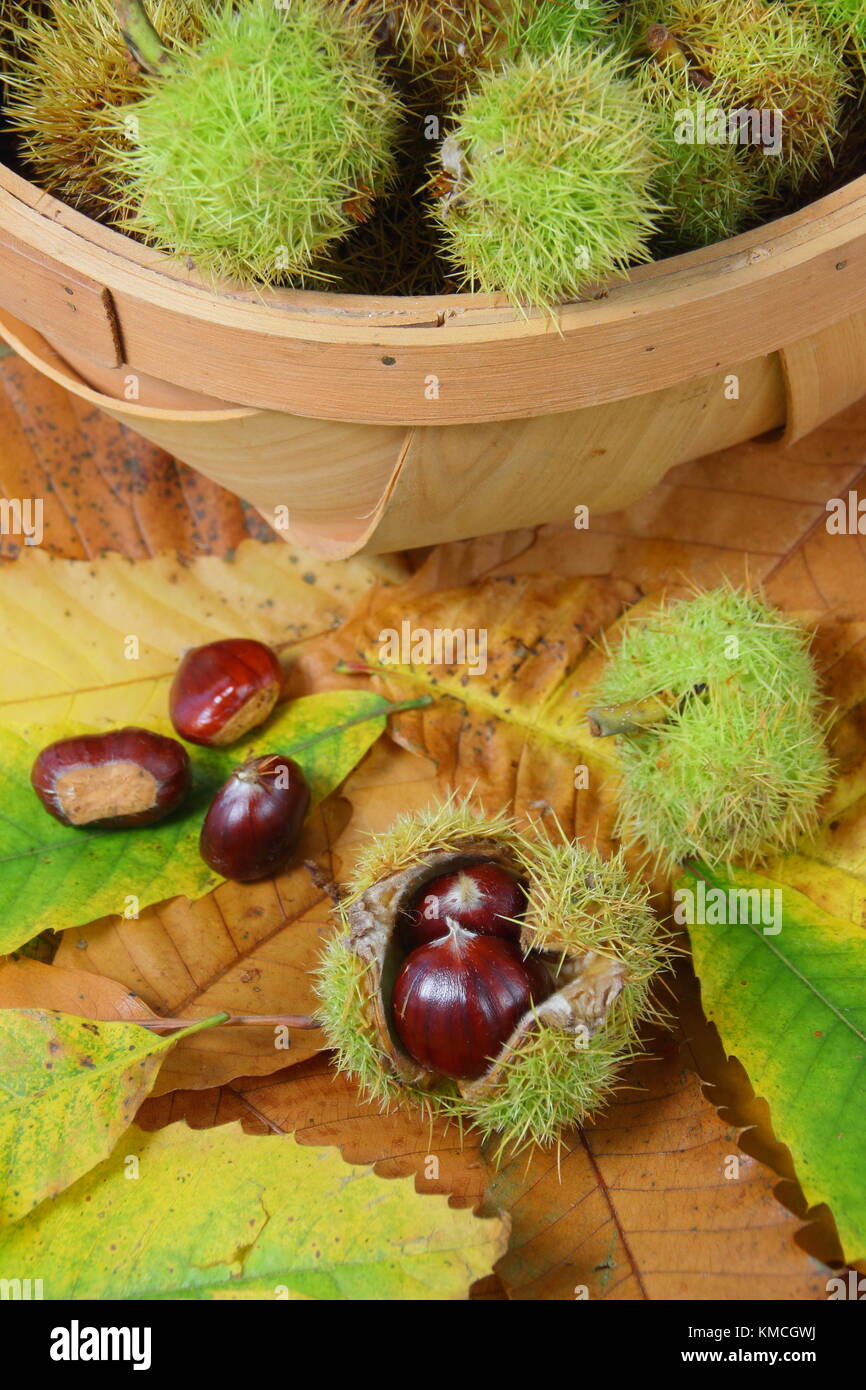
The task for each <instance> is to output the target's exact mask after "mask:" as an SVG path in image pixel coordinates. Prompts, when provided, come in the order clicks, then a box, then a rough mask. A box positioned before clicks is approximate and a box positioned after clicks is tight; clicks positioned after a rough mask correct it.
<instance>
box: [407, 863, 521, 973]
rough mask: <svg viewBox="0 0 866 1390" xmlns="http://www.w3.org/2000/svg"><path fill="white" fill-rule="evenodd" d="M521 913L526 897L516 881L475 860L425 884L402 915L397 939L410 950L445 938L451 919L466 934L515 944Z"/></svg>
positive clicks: (498, 867) (504, 871)
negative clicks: (448, 919) (469, 933)
mask: <svg viewBox="0 0 866 1390" xmlns="http://www.w3.org/2000/svg"><path fill="white" fill-rule="evenodd" d="M525 911H526V893H525V891H524V889H523V885H522V884H521V883H520V882H519V880H518V879H516V878H515V877H514V875H513V874H511V873H509V872H508V870H507V869H505V868H503V867H502V865H501V864H495V863H493V861H492V860H479V861H478V862H477V863H475V864H467V865H466V866H465V868H462V869H457V870H456V871H455V872H454V873H450V874H442V875H440V877H439V878H434V879H432V880H431V882H430V883H428V884H426V885H425V886H424V887H423V888H422V889H421V891H420V892H419V893H417V894H416V896H415V899H414V901H413V902H412V904H411V906H410V907H409V908H408V910H407V911H406V913H405V914H404V915H403V918H402V921H401V926H400V936H401V939H402V941H403V944H404V946H405V947H406V949H407V950H409V951H413V950H415V949H416V948H417V947H418V946H423V945H424V944H425V943H426V942H428V941H435V940H436V938H437V937H440V936H444V935H445V934H446V932H447V931H448V927H447V925H446V918H450V919H451V920H452V921H454V922H456V923H457V925H458V926H460V927H463V929H464V930H465V931H472V932H478V933H480V934H481V935H482V936H500V937H502V938H503V939H504V940H506V941H513V942H515V943H516V942H518V941H519V940H520V919H521V918H522V917H523V914H524V912H525ZM509 919H517V920H509Z"/></svg>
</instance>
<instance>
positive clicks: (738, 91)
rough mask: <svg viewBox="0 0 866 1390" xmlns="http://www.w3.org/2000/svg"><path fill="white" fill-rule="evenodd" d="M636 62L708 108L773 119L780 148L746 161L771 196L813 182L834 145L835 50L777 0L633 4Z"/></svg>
mask: <svg viewBox="0 0 866 1390" xmlns="http://www.w3.org/2000/svg"><path fill="white" fill-rule="evenodd" d="M627 26H628V35H629V42H630V44H631V47H632V50H633V52H634V53H635V55H636V57H638V58H639V59H643V60H644V61H646V62H652V63H659V64H661V65H663V66H668V67H672V68H673V69H674V70H675V71H678V72H681V73H683V74H685V77H686V79H687V80H688V81H689V82H690V84H691V85H692V86H693V87H694V89H695V91H696V92H698V93H701V94H703V95H704V97H705V98H706V100H707V103H708V104H711V105H713V106H715V107H720V108H721V109H722V110H724V111H725V112H726V113H728V114H732V113H735V112H737V111H741V110H744V111H749V112H752V111H754V112H757V113H767V114H766V117H765V119H767V120H768V121H769V120H770V118H771V117H772V116H773V113H780V114H781V147H780V152H779V153H778V154H773V153H769V152H768V150H767V147H765V146H764V145H761V144H760V143H754V144H752V146H751V155H752V157H753V158H754V159H756V160H760V161H761V162H762V163H763V164H764V165H765V170H764V172H765V175H766V177H767V180H768V183H769V185H770V186H771V187H772V188H776V187H779V186H781V185H782V184H786V185H790V186H791V187H794V188H796V187H797V186H798V185H799V184H801V183H803V182H804V180H806V179H810V178H813V177H815V176H816V175H818V174H820V173H821V172H822V171H823V170H824V169H825V168H826V166H827V164H828V163H829V161H830V160H831V158H832V155H833V152H834V150H835V147H836V145H837V144H838V142H839V136H840V131H841V129H842V123H843V108H844V103H845V99H846V97H847V96H848V95H849V93H850V90H851V86H850V77H849V73H848V71H847V69H846V66H845V62H844V59H843V56H842V53H841V52H840V51H839V45H838V43H835V44H834V43H833V42H832V41H831V40H830V39H829V38H828V36H827V35H826V34H824V33H822V32H821V30H820V29H819V28H818V27H817V26H816V25H815V24H814V23H813V22H811V20H810V19H809V18H808V17H807V16H805V15H804V14H803V13H802V12H797V11H796V10H795V9H792V8H790V7H789V6H787V5H784V4H782V3H779V0H635V3H634V4H633V5H631V6H630V8H629V10H628V12H627Z"/></svg>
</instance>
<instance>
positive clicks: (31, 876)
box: [0, 690, 391, 953]
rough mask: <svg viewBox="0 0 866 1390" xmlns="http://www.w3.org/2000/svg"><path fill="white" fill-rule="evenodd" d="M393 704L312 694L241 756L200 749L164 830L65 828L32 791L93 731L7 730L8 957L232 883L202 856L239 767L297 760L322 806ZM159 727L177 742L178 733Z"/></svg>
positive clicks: (280, 714) (0, 941)
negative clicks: (281, 758)
mask: <svg viewBox="0 0 866 1390" xmlns="http://www.w3.org/2000/svg"><path fill="white" fill-rule="evenodd" d="M390 709H391V705H390V704H389V703H388V701H387V700H385V699H383V697H382V696H381V695H375V694H373V693H372V692H370V691H357V692H356V691H349V690H335V691H329V692H327V693H325V694H319V695H307V696H304V697H303V698H301V699H299V700H294V701H293V702H292V703H291V704H288V705H283V706H280V707H279V708H278V710H277V711H276V713H275V714H274V716H273V718H271V719H270V720H269V721H268V723H267V724H266V725H264V726H263V727H261V728H259V729H256V730H254V731H253V733H251V734H249V735H248V736H247V737H246V738H245V739H242V740H241V741H240V742H239V743H237V744H235V745H234V746H233V747H232V748H229V749H219V748H196V749H194V750H193V751H192V759H193V768H194V781H193V790H192V794H191V795H190V797H189V799H188V801H187V803H186V804H185V806H183V807H182V808H181V810H180V811H178V812H177V813H176V814H175V815H173V816H170V817H169V818H168V819H167V820H164V821H161V822H160V823H159V824H158V825H153V826H143V827H139V828H138V829H134V830H87V829H86V828H82V829H74V828H70V827H69V826H64V825H61V824H60V822H59V821H56V820H54V819H53V817H51V816H49V815H48V813H47V812H46V811H45V809H44V807H43V806H42V805H41V803H40V802H39V800H38V799H37V797H36V795H35V793H34V792H33V790H32V788H31V786H30V769H31V767H32V765H33V761H34V759H35V758H36V755H37V753H38V752H39V751H40V749H42V748H44V747H45V746H46V744H48V743H52V742H53V741H54V740H55V739H58V738H66V737H69V736H70V735H71V734H73V733H80V732H83V729H82V727H81V726H80V725H76V726H69V725H66V726H62V727H58V726H54V727H52V728H44V727H41V728H29V729H23V730H12V729H0V827H2V830H0V839H2V851H0V952H3V953H8V952H10V951H14V950H15V949H16V948H17V947H19V946H20V945H22V944H23V943H24V942H26V941H29V940H30V939H31V938H32V937H34V936H37V935H38V933H39V932H40V931H42V930H44V929H45V928H51V929H53V930H55V931H60V930H63V929H64V928H66V927H74V926H78V925H80V924H81V923H82V922H91V921H93V920H94V918H97V917H105V916H108V915H109V914H112V913H117V914H119V915H122V914H123V913H124V912H126V911H127V909H128V908H129V907H130V904H129V901H128V899H129V898H130V897H131V896H134V897H136V898H137V899H138V904H137V907H138V908H141V907H146V906H147V905H148V904H149V903H155V902H161V901H162V900H163V899H165V898H171V897H176V896H179V895H184V896H185V897H188V898H198V897H201V896H202V894H204V893H207V892H209V890H210V889H211V888H215V887H216V885H217V884H218V883H221V882H222V881H223V880H222V879H221V878H220V876H219V874H215V873H214V872H213V870H211V869H209V868H208V866H207V864H205V863H204V861H203V860H202V859H201V857H200V856H199V852H198V839H199V832H200V830H201V823H202V820H203V819H204V814H205V812H206V810H207V807H208V805H209V803H210V800H211V798H212V797H213V795H214V793H215V792H216V790H217V789H218V788H219V787H220V786H221V785H222V783H223V782H224V781H225V780H226V778H227V777H228V775H229V773H230V772H231V770H232V768H233V767H234V766H235V765H236V764H237V763H239V762H243V760H244V758H246V757H248V756H251V755H253V754H256V753H265V752H271V751H275V752H279V753H285V754H287V755H288V756H290V757H292V758H294V759H295V760H296V761H297V762H298V763H299V764H300V766H301V767H302V768H303V770H304V774H305V776H306V778H307V781H308V782H309V784H310V790H311V792H312V798H313V803H314V804H315V803H316V802H318V801H321V800H323V799H324V798H325V797H326V796H327V795H328V794H329V793H330V792H332V791H334V789H335V788H336V787H338V786H339V785H340V783H341V782H342V781H343V780H344V779H345V778H346V777H347V776H348V774H349V773H350V772H351V770H352V768H353V767H355V766H356V764H357V763H358V762H360V760H361V758H362V757H363V756H364V754H365V753H366V752H367V749H368V748H370V746H371V745H372V744H373V743H375V741H376V739H377V738H378V737H379V735H380V734H381V733H382V731H383V730H384V728H385V721H386V717H387V714H388V712H389V710H390ZM148 727H151V728H155V729H156V731H157V732H160V733H171V732H172V730H171V728H170V727H169V726H168V725H167V724H164V723H163V724H160V723H159V722H157V721H154V720H151V721H149V725H148Z"/></svg>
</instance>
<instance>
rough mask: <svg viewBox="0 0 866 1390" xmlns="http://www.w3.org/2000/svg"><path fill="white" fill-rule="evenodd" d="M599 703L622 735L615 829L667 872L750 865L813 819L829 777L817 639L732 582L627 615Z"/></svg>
mask: <svg viewBox="0 0 866 1390" xmlns="http://www.w3.org/2000/svg"><path fill="white" fill-rule="evenodd" d="M597 693H598V700H599V703H598V705H597V706H596V708H595V709H593V710H592V711H590V715H589V720H590V729H591V731H592V732H593V733H594V734H596V735H599V736H608V737H610V736H618V742H619V753H620V757H621V763H622V785H621V788H620V802H619V823H618V827H617V828H618V833H619V835H620V837H621V838H622V839H623V840H625V841H626V842H627V843H629V844H632V843H635V844H639V845H644V846H646V847H647V848H648V849H649V850H650V851H651V852H652V853H653V854H654V855H655V856H656V857H657V858H658V860H659V861H660V863H662V864H663V865H664V866H665V867H666V868H670V869H673V868H674V866H675V865H676V864H677V863H679V862H680V861H682V860H684V859H687V858H690V857H697V858H698V859H701V860H704V861H705V862H706V863H708V864H711V865H712V864H718V863H720V862H724V861H732V860H737V861H738V862H747V863H748V862H753V861H754V860H756V859H758V858H760V857H762V856H764V855H766V854H767V853H769V852H772V851H784V850H787V849H790V848H791V847H792V845H793V844H794V843H795V841H796V840H797V838H798V837H799V836H800V835H802V834H803V833H804V832H808V831H809V830H810V829H812V828H813V827H814V825H815V824H816V820H817V807H818V801H819V799H820V797H821V796H822V795H823V793H824V792H825V791H826V790H827V787H828V785H829V761H828V756H827V751H826V748H825V746H824V739H823V721H822V715H821V701H820V695H819V691H818V685H817V679H816V675H815V670H814V667H813V664H812V660H811V657H810V655H809V651H808V637H807V634H806V633H805V632H804V631H803V630H802V629H801V628H800V627H798V625H797V624H796V623H794V622H792V621H791V620H790V619H788V618H786V617H785V616H784V615H783V614H782V613H780V612H779V611H778V610H776V609H774V608H770V607H768V605H767V604H766V603H764V602H763V601H762V600H761V599H760V598H758V597H755V596H754V595H752V594H749V593H745V592H742V591H741V590H738V589H735V588H732V587H727V586H726V587H722V588H718V589H712V590H709V591H707V592H703V593H699V594H697V596H696V597H694V598H692V599H686V600H677V601H674V602H671V603H662V605H661V606H660V607H659V608H658V609H657V610H655V611H653V612H651V613H650V614H648V615H647V616H645V617H643V618H641V619H635V620H634V621H631V622H630V621H628V620H627V621H626V623H625V626H624V629H623V632H622V639H621V641H620V643H619V645H618V646H617V647H616V649H615V650H614V651H613V652H612V653H611V656H610V662H609V665H608V667H607V669H606V671H605V673H604V675H603V677H602V680H601V682H600V685H599V688H598V692H597Z"/></svg>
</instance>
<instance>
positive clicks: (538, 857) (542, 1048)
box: [317, 798, 671, 1150]
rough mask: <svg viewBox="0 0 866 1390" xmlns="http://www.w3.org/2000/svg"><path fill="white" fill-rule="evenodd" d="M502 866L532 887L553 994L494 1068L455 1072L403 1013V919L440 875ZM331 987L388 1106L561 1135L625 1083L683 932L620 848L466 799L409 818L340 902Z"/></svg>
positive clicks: (338, 1049)
mask: <svg viewBox="0 0 866 1390" xmlns="http://www.w3.org/2000/svg"><path fill="white" fill-rule="evenodd" d="M479 860H483V861H489V862H493V863H495V864H498V865H500V866H501V867H502V868H504V869H505V870H506V871H507V872H508V873H510V874H512V875H514V877H515V878H517V879H518V880H519V881H520V882H521V883H522V884H523V886H524V889H525V892H526V900H527V906H526V912H525V916H524V918H523V921H522V928H521V948H522V950H523V952H524V954H526V955H529V953H532V956H533V957H535V958H536V959H537V960H541V961H542V962H543V963H544V964H545V965H546V967H547V970H548V971H549V972H550V974H551V976H552V978H553V992H552V993H551V994H550V995H549V997H548V998H547V999H546V1000H545V1001H544V1002H543V1003H541V1004H539V1005H537V1006H534V1007H531V1008H529V1010H528V1011H527V1012H526V1014H525V1015H524V1016H523V1017H522V1018H520V1020H519V1022H518V1023H517V1025H516V1027H515V1029H514V1031H513V1033H512V1034H511V1036H510V1037H509V1038H508V1040H507V1042H506V1043H505V1044H504V1046H503V1047H502V1049H501V1051H500V1052H499V1054H498V1055H497V1056H495V1057H493V1058H491V1059H490V1063H489V1067H488V1069H487V1071H486V1072H485V1074H484V1075H482V1076H481V1077H479V1078H478V1079H476V1080H472V1081H469V1082H460V1081H451V1080H446V1079H444V1078H443V1077H440V1076H437V1075H436V1074H434V1073H432V1072H430V1071H428V1070H426V1069H425V1067H424V1066H421V1065H419V1064H418V1063H417V1062H415V1061H413V1060H412V1058H411V1057H410V1056H408V1055H407V1053H406V1052H405V1051H404V1050H403V1048H402V1047H401V1045H400V1043H399V1041H398V1039H397V1035H396V1032H395V1030H394V1026H393V1023H392V1015H391V996H392V991H393V988H394V982H395V979H396V977H397V974H398V971H399V969H400V967H401V964H402V956H403V950H404V948H403V946H402V944H401V940H402V939H401V935H400V931H399V924H400V921H401V917H402V914H403V912H404V911H405V909H406V908H407V906H408V905H409V904H410V903H411V902H412V901H414V900H415V899H416V898H417V895H418V894H419V892H422V891H423V888H424V886H425V885H426V884H428V883H430V882H431V881H432V880H434V879H437V878H439V877H440V876H441V875H442V874H447V873H450V872H452V871H453V870H455V869H459V868H462V867H463V866H465V865H467V864H468V863H470V862H473V861H474V862H477V861H479ZM336 917H337V932H336V934H335V935H334V936H333V937H332V938H331V939H330V941H329V942H328V945H327V947H326V949H325V954H324V958H323V963H322V966H321V970H320V972H319V978H318V985H317V991H318V994H319V997H320V1000H321V1006H320V1010H319V1013H320V1017H321V1018H322V1022H323V1027H324V1029H325V1033H326V1036H327V1039H328V1043H329V1045H330V1046H331V1047H332V1048H333V1049H334V1051H335V1054H336V1062H337V1065H338V1067H339V1068H340V1069H341V1070H343V1071H347V1072H349V1073H351V1074H352V1075H353V1076H354V1077H355V1078H356V1079H357V1081H358V1082H359V1084H360V1086H361V1089H362V1090H363V1092H364V1093H365V1095H366V1096H367V1097H368V1098H370V1099H372V1100H376V1101H378V1102H380V1104H381V1105H382V1106H383V1108H389V1107H391V1106H393V1105H397V1104H401V1103H405V1104H409V1105H415V1106H418V1107H420V1108H421V1109H422V1110H425V1111H426V1112H427V1113H429V1114H443V1115H448V1116H453V1117H455V1118H459V1119H465V1120H468V1121H471V1122H473V1123H474V1124H476V1125H477V1126H478V1128H479V1129H480V1131H481V1133H482V1135H483V1137H484V1138H485V1139H487V1138H490V1137H493V1136H496V1137H498V1139H499V1141H500V1146H501V1149H502V1150H504V1149H505V1148H508V1147H511V1146H517V1147H520V1146H522V1145H524V1144H529V1143H536V1144H541V1145H547V1144H552V1143H556V1142H557V1141H558V1139H559V1138H560V1136H561V1133H562V1131H563V1129H564V1128H566V1127H567V1126H569V1125H572V1124H580V1123H582V1122H583V1121H584V1120H585V1119H586V1118H587V1116H588V1115H590V1114H592V1113H593V1112H594V1111H595V1110H597V1109H598V1108H599V1106H600V1105H601V1104H602V1103H603V1102H604V1101H605V1100H606V1099H607V1098H608V1097H609V1095H610V1094H611V1092H612V1091H613V1090H614V1089H615V1087H616V1084H617V1079H618V1077H619V1075H620V1072H621V1070H622V1067H623V1064H624V1063H625V1062H626V1061H628V1060H629V1059H631V1058H633V1057H635V1056H637V1055H639V1054H640V1052H641V1042H640V1030H641V1027H642V1025H643V1024H644V1023H645V1022H646V1021H647V1020H651V1019H657V1018H658V1017H660V1014H659V1010H658V1005H657V1003H656V1002H655V999H654V993H653V988H652V985H653V980H654V978H655V976H656V975H657V974H658V972H659V971H660V970H661V969H662V968H663V967H664V966H665V965H666V964H667V962H668V961H669V958H670V955H671V946H670V941H669V938H668V937H667V935H666V934H665V932H664V931H663V930H662V929H661V928H660V926H659V924H658V923H657V921H656V919H655V917H654V916H653V913H652V911H651V910H650V907H649V905H648V901H647V892H646V890H645V889H644V888H643V887H641V886H639V885H638V884H637V883H636V882H634V881H633V880H632V879H631V878H630V876H629V874H628V872H627V869H626V867H625V863H624V861H623V858H622V856H621V855H618V856H615V857H614V858H611V859H608V860H604V859H602V857H601V856H600V855H599V854H598V853H597V852H596V851H595V850H594V849H588V848H585V847H584V846H582V845H579V844H572V843H569V842H566V841H562V842H561V843H552V842H551V841H549V840H547V839H539V840H535V839H530V838H528V837H527V836H525V835H523V834H521V833H519V832H518V830H517V829H516V827H515V824H514V822H513V821H512V820H510V819H509V818H508V817H506V816H504V815H495V816H490V817H487V816H485V815H484V814H483V812H482V811H480V809H479V808H478V807H477V806H473V805H470V803H469V802H468V801H458V800H456V799H454V798H451V799H449V800H448V801H446V802H445V803H443V804H441V805H438V806H435V807H433V808H431V809H430V810H429V811H427V812H425V813H424V814H422V815H418V816H404V817H401V818H399V819H398V820H397V821H395V822H394V824H393V826H392V827H391V828H390V829H389V830H388V831H387V832H386V833H385V834H384V835H381V836H378V837H376V838H375V839H374V840H373V841H372V843H371V845H370V848H369V850H368V851H367V853H366V854H365V855H364V856H363V857H362V858H361V860H360V861H359V863H358V865H357V868H356V871H355V874H354V876H353V879H352V881H351V883H350V884H349V885H348V886H347V888H346V891H345V894H344V896H342V898H341V899H340V901H339V903H338V906H337V908H336Z"/></svg>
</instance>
